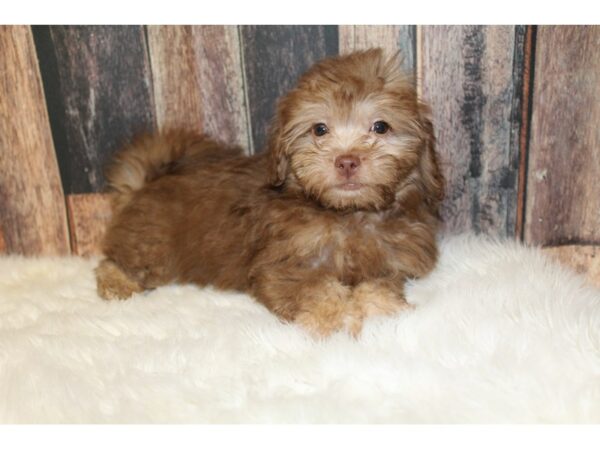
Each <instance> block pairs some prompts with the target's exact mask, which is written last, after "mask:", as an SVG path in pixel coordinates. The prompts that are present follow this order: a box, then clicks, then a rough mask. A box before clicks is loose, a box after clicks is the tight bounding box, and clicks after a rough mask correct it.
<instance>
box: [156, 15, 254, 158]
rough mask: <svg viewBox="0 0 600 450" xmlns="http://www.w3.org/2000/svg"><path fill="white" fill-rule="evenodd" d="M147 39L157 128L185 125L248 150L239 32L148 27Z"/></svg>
mask: <svg viewBox="0 0 600 450" xmlns="http://www.w3.org/2000/svg"><path fill="white" fill-rule="evenodd" d="M148 41H149V42H148V43H149V49H150V60H151V63H152V78H153V82H154V97H155V100H156V117H157V121H158V126H159V128H169V127H181V126H186V127H189V128H192V129H196V130H198V131H203V132H205V133H208V134H210V135H211V136H212V137H214V138H216V139H220V140H223V141H224V142H228V143H232V142H233V143H235V144H238V145H240V146H241V147H243V148H244V149H246V150H248V149H249V147H250V133H249V126H248V117H247V108H246V101H245V97H244V81H243V79H244V77H243V72H242V61H241V54H240V42H239V35H238V30H237V28H236V27H227V26H216V25H209V26H196V27H191V26H182V27H173V26H149V27H148Z"/></svg>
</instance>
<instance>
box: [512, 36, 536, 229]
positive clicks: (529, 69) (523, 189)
mask: <svg viewBox="0 0 600 450" xmlns="http://www.w3.org/2000/svg"><path fill="white" fill-rule="evenodd" d="M536 31H537V26H535V25H528V26H526V27H525V36H524V44H523V89H522V95H521V129H520V130H519V177H518V178H519V179H518V192H517V213H516V223H515V236H516V237H517V238H518V239H519V240H523V237H524V230H525V199H526V193H527V159H528V155H529V136H530V133H529V132H530V124H531V120H530V119H531V104H532V103H533V95H532V92H533V73H534V67H533V60H534V54H535V48H534V47H535V45H534V42H535V35H536Z"/></svg>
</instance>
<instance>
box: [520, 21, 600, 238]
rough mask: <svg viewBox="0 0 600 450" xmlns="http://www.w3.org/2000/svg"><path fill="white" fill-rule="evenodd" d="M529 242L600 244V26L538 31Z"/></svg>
mask: <svg viewBox="0 0 600 450" xmlns="http://www.w3.org/2000/svg"><path fill="white" fill-rule="evenodd" d="M536 41H537V47H536V57H535V75H534V92H533V110H532V118H531V142H530V147H529V168H528V183H527V207H526V210H527V211H526V223H525V240H526V241H527V242H530V243H533V244H542V245H566V244H568V245H573V244H596V245H597V244H600V187H599V184H598V180H600V126H599V124H600V101H598V99H599V98H600V27H598V26H540V27H538V31H537V39H536Z"/></svg>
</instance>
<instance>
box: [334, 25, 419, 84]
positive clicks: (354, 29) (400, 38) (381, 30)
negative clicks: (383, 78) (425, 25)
mask: <svg viewBox="0 0 600 450" xmlns="http://www.w3.org/2000/svg"><path fill="white" fill-rule="evenodd" d="M339 41H340V53H349V52H353V51H355V50H364V49H367V48H371V47H381V48H383V49H384V50H385V51H387V52H389V53H392V52H396V51H398V50H399V51H400V55H401V56H402V59H403V61H402V66H403V68H404V70H406V71H407V72H409V73H412V74H413V75H414V74H415V70H416V66H415V61H416V58H415V56H416V55H415V51H416V26H414V25H340V26H339Z"/></svg>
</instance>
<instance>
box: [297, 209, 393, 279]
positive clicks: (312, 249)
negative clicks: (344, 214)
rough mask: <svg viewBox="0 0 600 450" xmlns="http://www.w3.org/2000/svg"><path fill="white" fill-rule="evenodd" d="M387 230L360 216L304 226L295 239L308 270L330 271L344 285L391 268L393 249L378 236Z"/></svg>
mask: <svg viewBox="0 0 600 450" xmlns="http://www.w3.org/2000/svg"><path fill="white" fill-rule="evenodd" d="M382 233H389V230H387V229H386V227H385V224H384V223H383V222H380V221H378V220H362V219H361V217H360V216H358V217H350V218H346V220H336V221H332V222H329V223H316V224H310V225H308V226H306V228H305V230H303V232H302V233H300V235H298V240H297V242H296V245H297V251H298V252H299V253H304V254H305V264H306V265H307V266H308V267H310V268H311V269H315V270H322V271H324V272H333V273H335V274H336V275H337V276H338V277H339V278H341V279H342V280H344V281H346V282H347V283H348V284H355V283H358V282H360V280H362V279H365V278H373V277H380V276H385V275H389V274H390V272H393V271H394V268H393V251H392V248H391V247H390V246H389V245H387V243H386V240H385V239H382Z"/></svg>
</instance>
